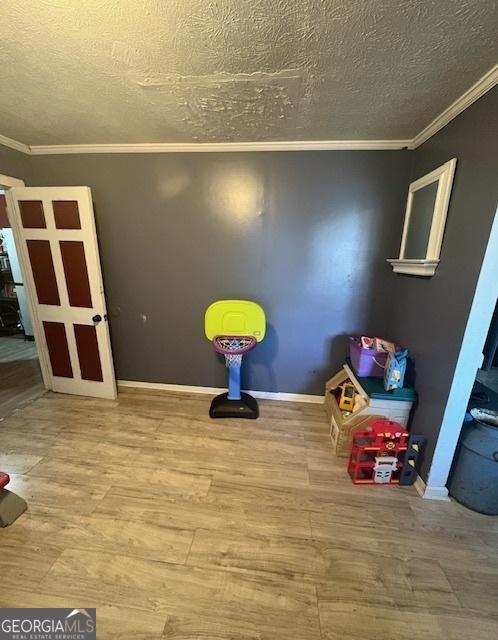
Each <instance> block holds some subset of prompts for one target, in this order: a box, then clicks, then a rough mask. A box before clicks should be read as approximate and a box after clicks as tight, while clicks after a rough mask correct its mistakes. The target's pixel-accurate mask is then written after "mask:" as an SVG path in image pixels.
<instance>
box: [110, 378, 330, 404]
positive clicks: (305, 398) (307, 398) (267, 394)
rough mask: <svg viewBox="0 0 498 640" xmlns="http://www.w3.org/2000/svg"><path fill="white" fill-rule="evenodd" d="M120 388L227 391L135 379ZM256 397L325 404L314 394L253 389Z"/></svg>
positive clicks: (166, 390)
mask: <svg viewBox="0 0 498 640" xmlns="http://www.w3.org/2000/svg"><path fill="white" fill-rule="evenodd" d="M117 385H118V389H146V390H149V391H165V392H169V393H172V392H173V393H200V394H203V395H209V396H216V395H218V394H219V393H225V392H226V388H224V389H222V388H221V387H220V388H219V387H192V386H188V385H185V384H163V383H162V382H138V381H135V380H117ZM247 393H250V394H251V395H253V396H254V397H255V398H259V399H260V400H280V401H284V402H307V403H310V404H323V396H312V395H306V394H302V393H274V392H271V391H251V390H248V391H247Z"/></svg>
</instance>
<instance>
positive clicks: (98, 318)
mask: <svg viewBox="0 0 498 640" xmlns="http://www.w3.org/2000/svg"><path fill="white" fill-rule="evenodd" d="M101 320H102V316H101V315H99V314H97V315H96V316H93V318H92V322H95V324H98V323H99V322H101Z"/></svg>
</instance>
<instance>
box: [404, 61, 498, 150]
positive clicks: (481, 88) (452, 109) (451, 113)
mask: <svg viewBox="0 0 498 640" xmlns="http://www.w3.org/2000/svg"><path fill="white" fill-rule="evenodd" d="M497 83H498V64H496V65H495V66H494V67H492V68H491V69H490V70H489V71H488V72H487V73H485V74H484V75H483V77H482V78H480V80H478V81H477V82H476V83H475V84H474V85H472V86H471V87H470V89H468V90H467V91H466V92H465V93H464V94H463V95H461V96H460V97H459V98H457V99H456V100H455V102H453V103H452V104H450V106H449V107H447V108H446V109H445V110H444V111H443V112H442V113H440V114H439V115H438V116H437V118H434V120H433V121H432V122H431V123H430V124H428V125H427V126H426V127H425V129H422V131H421V132H420V133H418V134H417V135H416V136H415V137H414V138H413V140H412V141H411V143H410V144H409V145H408V146H409V148H410V149H416V148H417V147H419V146H420V145H421V144H422V143H423V142H425V141H426V140H428V139H429V138H431V137H432V136H433V135H434V134H435V133H437V132H438V131H440V130H441V129H442V128H443V127H445V126H446V125H447V124H448V123H449V122H451V120H453V119H454V118H456V117H457V116H458V115H459V114H460V113H462V111H465V109H467V107H470V105H471V104H473V103H474V102H475V101H476V100H479V98H480V97H481V96H483V95H484V94H485V93H487V92H488V91H489V90H490V89H492V88H493V87H494V86H495V85H496V84H497Z"/></svg>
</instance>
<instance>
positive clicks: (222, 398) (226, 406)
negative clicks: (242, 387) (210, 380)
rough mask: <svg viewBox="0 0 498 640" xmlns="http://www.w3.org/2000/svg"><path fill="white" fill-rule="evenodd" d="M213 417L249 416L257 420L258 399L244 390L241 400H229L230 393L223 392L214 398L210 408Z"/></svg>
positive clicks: (210, 414)
mask: <svg viewBox="0 0 498 640" xmlns="http://www.w3.org/2000/svg"><path fill="white" fill-rule="evenodd" d="M209 416H210V417H211V418H248V419H250V420H255V419H256V418H257V417H258V416H259V408H258V403H257V402H256V399H255V398H253V397H252V396H250V395H249V394H248V393H244V392H242V393H241V394H240V400H229V399H228V393H221V394H220V395H219V396H216V398H213V401H212V402H211V407H210V409H209Z"/></svg>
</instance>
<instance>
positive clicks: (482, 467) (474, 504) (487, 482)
mask: <svg viewBox="0 0 498 640" xmlns="http://www.w3.org/2000/svg"><path fill="white" fill-rule="evenodd" d="M449 490H450V495H452V496H453V498H455V500H457V501H458V502H460V503H462V504H463V505H464V506H466V507H468V508H469V509H472V510H473V511H477V512H479V513H484V514H486V515H498V427H496V426H494V425H491V424H485V423H482V422H473V423H471V425H470V428H469V429H468V430H467V432H466V433H465V434H464V436H463V438H462V440H461V446H460V450H459V453H458V457H457V459H456V461H455V466H454V470H453V476H452V478H451V483H450V485H449Z"/></svg>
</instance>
